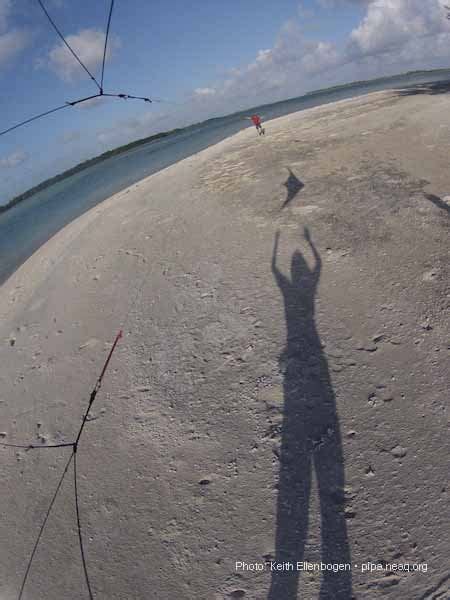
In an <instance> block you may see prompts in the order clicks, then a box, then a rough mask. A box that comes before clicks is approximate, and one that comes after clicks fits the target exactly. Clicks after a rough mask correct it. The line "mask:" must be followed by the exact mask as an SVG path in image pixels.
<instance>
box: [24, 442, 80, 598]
mask: <svg viewBox="0 0 450 600" xmlns="http://www.w3.org/2000/svg"><path fill="white" fill-rule="evenodd" d="M70 445H71V446H73V444H70ZM74 454H75V452H74V450H72V452H71V454H70V457H69V460H68V461H67V463H66V466H65V468H64V471H63V474H62V475H61V477H60V479H59V483H58V486H57V488H56V491H55V493H54V494H53V497H52V500H51V502H50V505H49V507H48V509H47V513H46V515H45V519H44V521H43V523H42V525H41V528H40V530H39V534H38V536H37V538H36V542H35V544H34V547H33V551H32V553H31V556H30V559H29V561H28V565H27V568H26V571H25V575H24V577H23V579H22V585H21V586H20V592H19V595H18V597H17V599H18V600H21V599H22V595H23V591H24V589H25V584H26V582H27V579H28V575H29V573H30V569H31V565H32V563H33V559H34V555H35V554H36V550H37V547H38V545H39V542H40V541H41V537H42V534H43V532H44V529H45V525H46V524H47V521H48V518H49V516H50V513H51V512H52V508H53V505H54V504H55V501H56V497H57V496H58V494H59V490H60V489H61V486H62V483H63V481H64V477H65V476H66V473H67V470H68V468H69V465H70V463H71V462H72V458H73V457H74Z"/></svg>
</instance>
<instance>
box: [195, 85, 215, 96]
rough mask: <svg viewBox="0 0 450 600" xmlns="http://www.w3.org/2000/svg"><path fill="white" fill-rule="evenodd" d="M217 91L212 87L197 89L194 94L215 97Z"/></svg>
mask: <svg viewBox="0 0 450 600" xmlns="http://www.w3.org/2000/svg"><path fill="white" fill-rule="evenodd" d="M215 93H216V90H215V89H214V88H212V87H204V88H197V89H195V90H194V94H196V95H197V96H213V95H214V94H215Z"/></svg>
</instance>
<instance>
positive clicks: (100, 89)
mask: <svg viewBox="0 0 450 600" xmlns="http://www.w3.org/2000/svg"><path fill="white" fill-rule="evenodd" d="M37 2H38V4H39V6H40V7H41V9H42V11H43V12H44V14H45V16H46V17H47V19H48V21H49V22H50V24H51V26H52V27H53V29H54V30H55V31H56V33H57V34H58V36H59V37H60V38H61V40H62V41H63V43H64V45H65V46H66V47H67V49H68V50H69V51H70V53H71V54H72V56H73V57H74V58H75V60H76V61H77V62H78V64H79V65H80V66H81V67H82V68H83V69H84V71H85V72H86V73H87V75H88V76H89V78H90V79H91V80H92V81H93V82H94V83H95V85H96V87H97V88H98V93H97V94H93V95H92V96H87V97H86V98H79V99H77V100H72V101H68V102H65V103H64V104H62V105H61V106H57V107H56V108H52V109H50V110H47V111H45V112H43V113H40V114H38V115H34V116H32V117H30V118H28V119H25V120H23V121H20V122H19V123H16V124H15V125H12V126H10V127H7V128H6V129H4V130H3V131H0V136H2V135H5V134H7V133H9V132H10V131H13V130H14V129H18V128H19V127H22V126H24V125H27V124H28V123H32V122H33V121H37V120H38V119H41V118H43V117H46V116H47V115H50V114H52V113H55V112H57V111H60V110H62V109H63V108H68V107H70V106H72V107H73V106H76V105H78V104H82V103H83V102H87V101H88V100H93V99H94V98H101V97H103V96H105V97H108V98H121V99H122V100H142V101H144V102H148V103H153V102H166V101H165V100H161V99H151V98H148V97H147V96H135V95H133V94H126V93H120V94H114V93H110V92H105V91H104V89H103V81H104V77H105V64H106V54H107V51H108V40H109V32H110V28H111V19H112V13H113V9H114V2H115V0H111V3H110V7H109V13H108V21H107V25H106V34H105V44H104V47H103V57H102V69H101V79H100V83H99V82H98V80H97V79H96V77H95V76H94V75H93V74H92V73H91V71H90V70H89V69H88V68H87V66H86V65H85V63H84V62H83V61H82V60H81V58H80V57H79V55H78V54H77V53H76V52H75V50H74V49H73V48H72V47H71V46H70V44H69V43H68V41H67V40H66V38H65V37H64V35H63V34H62V33H61V30H60V29H59V27H58V26H57V25H56V23H55V21H54V20H53V19H52V17H51V15H50V14H49V12H48V10H47V8H46V7H45V5H44V3H43V1H42V0H37ZM171 104H175V103H171Z"/></svg>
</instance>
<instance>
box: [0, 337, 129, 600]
mask: <svg viewBox="0 0 450 600" xmlns="http://www.w3.org/2000/svg"><path fill="white" fill-rule="evenodd" d="M122 335H123V334H122V330H120V331H119V333H118V334H117V335H116V337H115V339H114V342H113V344H112V346H111V350H110V351H109V354H108V357H107V359H106V361H105V363H104V365H103V369H102V371H101V373H100V375H99V377H98V379H97V381H96V383H95V385H94V387H93V389H92V392H91V395H90V398H89V404H88V407H87V409H86V410H85V412H84V415H83V419H82V422H81V425H80V428H79V429H78V433H77V436H76V438H75V441H73V442H68V443H64V444H45V445H40V446H38V445H33V444H28V445H25V444H8V443H5V442H0V445H1V446H6V447H11V448H25V449H26V450H32V449H33V450H37V449H41V448H62V447H71V448H72V452H71V454H70V457H69V459H68V461H67V463H66V466H65V467H64V471H63V473H62V475H61V477H60V479H59V481H58V485H57V487H56V490H55V492H54V494H53V496H52V499H51V501H50V504H49V506H48V509H47V512H46V513H45V518H44V520H43V522H42V524H41V527H40V529H39V533H38V536H37V538H36V541H35V543H34V546H33V550H32V552H31V555H30V558H29V560H28V564H27V568H26V570H25V574H24V576H23V579H22V584H21V586H20V591H19V595H18V597H17V600H22V597H23V593H24V590H25V585H26V583H27V580H28V575H29V573H30V570H31V566H32V564H33V560H34V556H35V554H36V552H37V549H38V546H39V542H40V541H41V537H42V534H43V533H44V529H45V526H46V524H47V521H48V519H49V517H50V514H51V512H52V509H53V505H54V504H55V502H56V498H57V496H58V494H59V491H60V489H61V486H62V484H63V481H64V479H65V477H66V475H67V471H68V470H69V466H70V464H71V462H72V461H73V476H74V495H75V511H76V519H77V531H78V541H79V544H80V554H81V562H82V565H83V573H84V579H85V581H86V586H87V589H88V592H89V600H94V595H93V593H92V588H91V584H90V580H89V574H88V570H87V564H86V556H85V552H84V545H83V534H82V528H81V519H80V506H79V494H78V474H77V451H78V445H79V442H80V437H81V434H82V433H83V429H84V426H85V424H86V421H87V418H88V415H89V411H90V410H91V408H92V405H93V403H94V400H95V397H96V395H97V393H98V391H99V390H100V388H101V385H102V382H103V377H104V376H105V373H106V369H107V368H108V365H109V362H110V360H111V357H112V355H113V353H114V350H115V349H116V346H117V344H118V342H119V340H120V338H121V337H122Z"/></svg>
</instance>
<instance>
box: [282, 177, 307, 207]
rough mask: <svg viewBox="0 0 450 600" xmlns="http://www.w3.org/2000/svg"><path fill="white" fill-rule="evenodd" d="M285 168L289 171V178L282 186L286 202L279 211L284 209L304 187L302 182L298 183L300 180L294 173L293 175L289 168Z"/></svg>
mask: <svg viewBox="0 0 450 600" xmlns="http://www.w3.org/2000/svg"><path fill="white" fill-rule="evenodd" d="M286 168H287V170H288V171H289V177H288V178H287V179H286V181H285V182H284V183H283V185H284V187H285V188H286V190H287V196H286V200H285V201H284V203H283V206H282V207H281V210H283V208H286V206H287V205H288V204H289V203H290V202H292V200H293V199H294V198H295V196H296V195H297V194H298V193H299V192H300V191H301V190H302V189H303V188H304V187H305V184H304V183H303V182H302V181H300V179H298V177H297V176H296V175H295V173H293V171H292V169H291V168H290V167H286Z"/></svg>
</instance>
